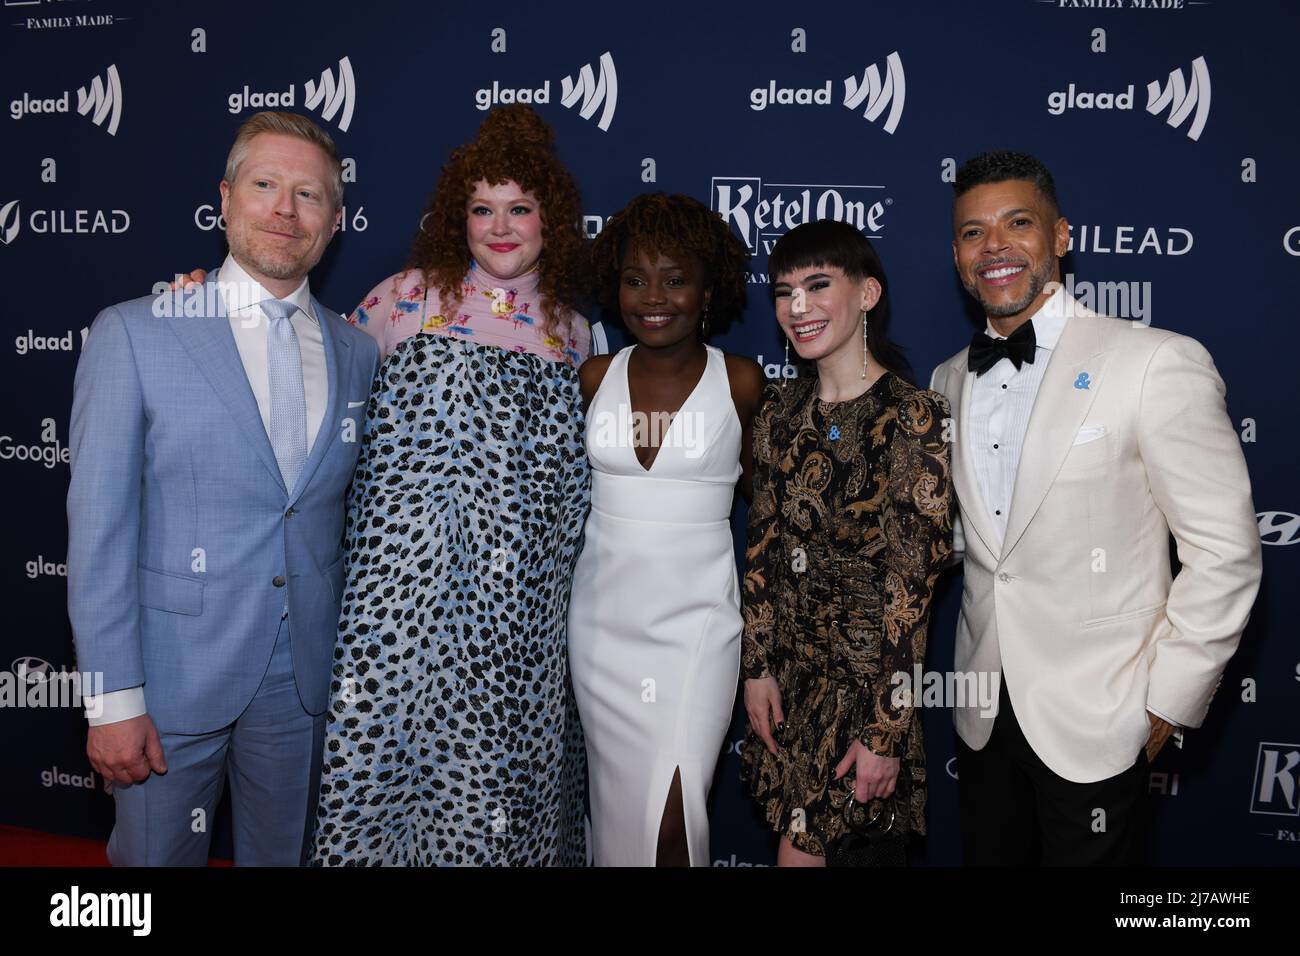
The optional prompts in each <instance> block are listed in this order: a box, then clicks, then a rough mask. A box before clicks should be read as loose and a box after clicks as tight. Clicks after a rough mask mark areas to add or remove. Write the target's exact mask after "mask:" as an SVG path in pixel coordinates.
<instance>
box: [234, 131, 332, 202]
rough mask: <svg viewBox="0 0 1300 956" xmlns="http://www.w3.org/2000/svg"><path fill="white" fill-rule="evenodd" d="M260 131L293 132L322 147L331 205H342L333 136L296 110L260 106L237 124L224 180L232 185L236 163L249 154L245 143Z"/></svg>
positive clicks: (236, 169) (292, 134)
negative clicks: (258, 111) (294, 111)
mask: <svg viewBox="0 0 1300 956" xmlns="http://www.w3.org/2000/svg"><path fill="white" fill-rule="evenodd" d="M262 133H278V134H280V135H281V136H296V137H297V138H298V139H304V140H306V141H307V142H309V143H313V144H315V145H316V146H319V147H320V148H321V149H322V150H324V152H325V155H326V156H328V157H329V165H330V170H331V172H332V173H333V175H332V176H331V177H330V181H329V182H328V183H327V184H326V185H327V187H328V188H329V191H330V197H331V198H332V199H333V200H334V208H335V209H336V210H337V209H340V208H342V206H343V164H342V163H341V162H339V151H338V147H336V146H335V145H334V140H332V139H331V138H330V134H329V133H327V132H325V131H324V130H323V129H321V128H320V127H319V126H317V125H316V124H315V123H313V122H312V121H311V120H310V119H308V118H307V117H305V116H300V115H298V114H297V113H276V112H272V111H270V110H263V111H262V112H260V113H254V114H253V115H252V116H250V117H249V118H248V119H246V120H245V121H244V124H243V125H242V126H240V127H239V132H238V133H237V134H235V142H234V145H232V146H231V147H230V155H228V156H227V157H226V174H225V179H226V182H228V183H230V184H231V185H232V186H233V185H234V184H235V177H236V176H238V175H239V167H240V166H242V165H243V163H244V158H245V157H246V156H247V155H248V144H249V143H251V142H252V141H253V137H254V136H258V135H260V134H262Z"/></svg>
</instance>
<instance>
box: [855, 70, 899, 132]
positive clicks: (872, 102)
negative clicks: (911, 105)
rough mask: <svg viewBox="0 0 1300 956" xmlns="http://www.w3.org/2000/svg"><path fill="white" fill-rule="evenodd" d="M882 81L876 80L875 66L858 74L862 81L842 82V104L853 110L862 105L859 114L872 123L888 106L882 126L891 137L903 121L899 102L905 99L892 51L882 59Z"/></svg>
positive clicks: (878, 77)
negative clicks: (883, 77) (864, 105)
mask: <svg viewBox="0 0 1300 956" xmlns="http://www.w3.org/2000/svg"><path fill="white" fill-rule="evenodd" d="M885 69H886V72H885V79H884V82H883V83H882V82H881V80H880V71H879V70H877V69H876V64H874V63H873V64H871V66H869V67H867V68H866V70H865V71H864V72H863V74H862V82H861V83H860V84H859V83H858V82H857V80H856V79H855V78H854V77H852V76H850V77H846V78H845V80H844V105H845V106H846V107H847V108H848V109H851V110H856V109H857V108H858V107H859V106H861V105H862V104H863V102H865V103H866V104H867V108H866V110H864V111H863V113H862V115H863V116H865V117H866V118H867V119H868V120H869V121H871V122H872V123H874V122H875V121H876V120H877V119H879V118H880V114H881V113H883V112H884V111H885V107H886V106H888V107H889V118H888V119H886V120H885V124H884V126H883V127H882V128H883V129H884V131H885V132H886V133H889V134H890V135H891V136H892V135H893V134H894V130H896V129H898V121H899V120H900V119H902V118H903V102H904V100H905V99H906V97H907V83H906V80H905V79H904V77H903V60H902V58H901V57H900V56H899V55H898V51H897V50H895V51H894V52H893V53H891V54H889V56H887V57H885Z"/></svg>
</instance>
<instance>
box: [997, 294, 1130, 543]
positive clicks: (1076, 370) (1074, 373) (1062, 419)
mask: <svg viewBox="0 0 1300 956" xmlns="http://www.w3.org/2000/svg"><path fill="white" fill-rule="evenodd" d="M1097 323H1098V320H1097V319H1096V318H1095V317H1093V316H1090V315H1086V314H1075V315H1072V316H1071V317H1070V319H1069V321H1068V322H1067V323H1066V325H1065V328H1064V329H1063V330H1062V331H1061V338H1060V340H1059V341H1058V342H1057V344H1056V348H1054V349H1053V350H1052V356H1051V358H1050V359H1049V360H1048V365H1047V371H1046V372H1045V373H1044V374H1043V380H1042V382H1041V383H1040V384H1039V386H1038V395H1037V397H1036V398H1035V400H1034V407H1033V410H1032V411H1031V412H1030V413H1029V424H1028V426H1027V427H1026V429H1025V443H1024V447H1023V449H1022V450H1021V453H1020V466H1019V468H1018V469H1017V470H1016V484H1015V489H1014V490H1013V491H1012V494H1011V509H1010V513H1009V514H1008V515H1007V535H1006V539H1005V541H1004V543H1003V545H1002V558H1003V559H1004V560H1005V559H1006V557H1007V555H1009V554H1010V553H1011V549H1012V548H1014V547H1015V546H1016V543H1017V542H1018V541H1019V540H1020V537H1021V536H1022V535H1023V534H1024V533H1025V528H1027V527H1028V526H1029V522H1030V521H1031V520H1033V517H1034V515H1035V514H1036V513H1037V512H1038V508H1039V506H1040V505H1041V504H1042V503H1043V498H1044V497H1046V495H1047V490H1048V489H1049V488H1050V487H1051V486H1052V482H1053V481H1054V480H1055V479H1056V475H1057V472H1059V471H1060V470H1061V465H1062V464H1063V463H1064V462H1065V456H1066V455H1067V454H1069V452H1070V447H1071V446H1072V445H1073V444H1074V438H1075V436H1076V435H1077V434H1078V431H1079V426H1080V425H1082V424H1083V420H1084V419H1085V418H1086V417H1087V415H1088V409H1090V408H1091V407H1092V403H1093V400H1094V399H1095V398H1096V397H1097V389H1098V388H1100V387H1101V385H1102V383H1103V375H1104V373H1105V364H1106V356H1105V355H1104V354H1102V353H1101V343H1100V335H1099V333H1100V329H1099V328H1098V325H1097ZM1085 373H1086V374H1087V387H1086V388H1083V387H1080V382H1081V379H1080V376H1082V375H1083V374H1085Z"/></svg>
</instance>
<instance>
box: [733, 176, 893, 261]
mask: <svg viewBox="0 0 1300 956" xmlns="http://www.w3.org/2000/svg"><path fill="white" fill-rule="evenodd" d="M884 188H885V187H884V186H826V185H811V184H803V183H768V184H767V185H766V186H764V185H763V180H762V179H760V178H758V177H756V176H714V177H713V181H712V184H711V185H710V187H709V198H710V202H711V204H712V207H713V211H714V212H716V213H717V214H718V215H719V216H721V217H722V221H723V222H725V223H727V224H728V225H730V226H731V227H732V228H733V229H735V230H736V232H737V233H738V234H739V235H740V238H742V239H744V240H745V244H746V245H747V246H749V251H750V254H751V255H757V254H758V253H759V252H760V251H761V252H763V253H765V254H766V253H770V252H771V251H772V247H773V246H774V245H776V240H777V239H778V238H779V237H781V236H783V235H785V233H786V232H788V231H789V230H791V229H793V228H794V227H795V226H800V225H803V224H804V223H806V222H814V221H816V220H819V219H834V220H837V221H838V222H847V223H848V224H849V225H851V226H853V228H855V229H858V230H860V231H861V232H863V233H864V234H866V236H867V238H869V239H879V238H880V234H881V231H882V230H883V229H884V216H885V207H886V206H890V205H892V204H893V202H894V201H893V200H892V199H889V198H888V197H880V193H879V192H873V190H883V189H884ZM877 197H880V198H877Z"/></svg>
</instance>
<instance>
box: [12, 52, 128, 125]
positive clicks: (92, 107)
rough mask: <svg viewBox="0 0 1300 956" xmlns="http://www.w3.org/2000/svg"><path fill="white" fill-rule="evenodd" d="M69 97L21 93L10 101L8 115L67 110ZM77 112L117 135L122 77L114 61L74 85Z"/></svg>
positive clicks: (14, 117) (69, 95)
mask: <svg viewBox="0 0 1300 956" xmlns="http://www.w3.org/2000/svg"><path fill="white" fill-rule="evenodd" d="M70 101H71V94H70V93H67V92H64V93H63V94H61V95H59V96H50V97H45V98H41V97H39V96H32V95H31V94H30V93H24V94H23V95H22V96H20V97H19V98H18V99H16V100H13V101H12V102H10V104H9V115H10V116H11V117H12V118H13V119H16V120H20V119H22V118H23V117H24V116H35V115H37V114H39V113H67V112H69V110H70V106H71V104H70ZM77 112H78V113H80V114H81V115H82V116H89V117H90V121H91V122H92V123H94V124H95V125H96V126H103V127H104V128H105V129H106V130H107V131H108V135H109V136H116V135H117V125H118V123H119V122H121V120H122V78H121V77H120V76H119V75H118V72H117V66H116V64H114V65H112V66H110V67H109V68H108V69H107V70H106V71H104V75H103V76H102V77H99V76H96V77H95V78H94V79H92V80H91V81H90V83H89V85H87V86H82V87H79V88H78V89H77ZM105 123H107V124H108V125H107V126H105Z"/></svg>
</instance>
